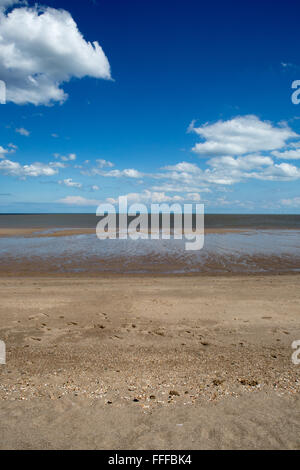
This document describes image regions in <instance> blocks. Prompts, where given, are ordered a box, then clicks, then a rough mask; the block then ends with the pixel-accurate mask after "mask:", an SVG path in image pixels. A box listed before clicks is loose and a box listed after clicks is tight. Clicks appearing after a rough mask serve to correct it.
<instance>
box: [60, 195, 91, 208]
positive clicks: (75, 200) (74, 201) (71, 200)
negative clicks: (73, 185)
mask: <svg viewBox="0 0 300 470" xmlns="http://www.w3.org/2000/svg"><path fill="white" fill-rule="evenodd" d="M57 202H59V203H61V204H67V205H70V206H98V205H99V204H100V201H97V200H96V199H86V198H84V197H81V196H67V197H65V198H63V199H60V200H59V201H57Z"/></svg>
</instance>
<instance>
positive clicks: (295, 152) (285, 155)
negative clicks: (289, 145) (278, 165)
mask: <svg viewBox="0 0 300 470" xmlns="http://www.w3.org/2000/svg"><path fill="white" fill-rule="evenodd" d="M298 144H299V143H298ZM272 155H274V157H276V158H280V159H281V160H300V148H297V149H290V150H285V151H284V152H278V151H277V150H274V152H272Z"/></svg>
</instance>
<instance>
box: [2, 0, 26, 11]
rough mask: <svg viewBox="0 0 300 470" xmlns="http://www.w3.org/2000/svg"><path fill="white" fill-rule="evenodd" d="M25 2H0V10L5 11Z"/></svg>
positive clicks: (15, 0) (12, 0)
mask: <svg viewBox="0 0 300 470" xmlns="http://www.w3.org/2000/svg"><path fill="white" fill-rule="evenodd" d="M22 3H25V2H20V1H19V0H0V10H6V9H7V8H9V7H12V6H13V5H17V4H19V5H20V4H22Z"/></svg>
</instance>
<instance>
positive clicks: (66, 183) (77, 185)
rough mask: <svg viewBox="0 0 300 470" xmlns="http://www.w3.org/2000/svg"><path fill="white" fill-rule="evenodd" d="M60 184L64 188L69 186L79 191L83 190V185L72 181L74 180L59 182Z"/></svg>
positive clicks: (68, 179)
mask: <svg viewBox="0 0 300 470" xmlns="http://www.w3.org/2000/svg"><path fill="white" fill-rule="evenodd" d="M58 183H59V184H62V185H64V186H68V187H69V188H78V189H81V188H82V184H81V183H76V182H75V181H73V180H72V178H67V179H65V180H62V181H59V182H58Z"/></svg>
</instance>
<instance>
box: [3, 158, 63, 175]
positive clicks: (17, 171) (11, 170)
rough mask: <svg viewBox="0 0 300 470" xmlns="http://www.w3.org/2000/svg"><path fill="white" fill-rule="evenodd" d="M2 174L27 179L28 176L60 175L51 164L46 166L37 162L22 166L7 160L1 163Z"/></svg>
mask: <svg viewBox="0 0 300 470" xmlns="http://www.w3.org/2000/svg"><path fill="white" fill-rule="evenodd" d="M0 172H1V173H4V174H5V175H9V176H17V177H19V178H22V179H25V178H26V177H27V176H35V177H36V176H53V175H55V174H57V173H58V170H57V169H56V168H53V166H52V165H51V164H49V165H46V164H44V163H39V162H37V163H32V164H30V165H21V164H20V163H18V162H14V161H11V160H7V159H5V160H1V161H0Z"/></svg>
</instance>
